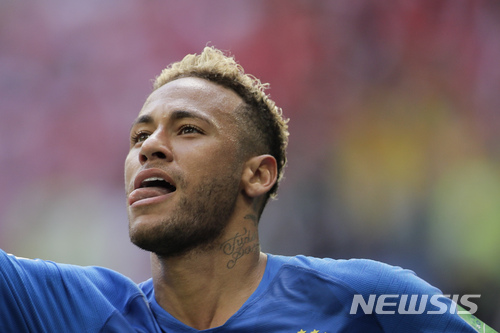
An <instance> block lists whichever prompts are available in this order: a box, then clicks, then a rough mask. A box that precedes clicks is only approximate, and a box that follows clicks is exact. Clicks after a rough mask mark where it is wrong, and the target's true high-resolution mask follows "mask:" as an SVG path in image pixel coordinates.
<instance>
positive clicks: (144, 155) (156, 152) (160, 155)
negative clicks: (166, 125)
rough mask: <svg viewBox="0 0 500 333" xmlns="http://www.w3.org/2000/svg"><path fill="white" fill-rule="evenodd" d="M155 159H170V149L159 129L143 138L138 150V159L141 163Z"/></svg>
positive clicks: (169, 160)
mask: <svg viewBox="0 0 500 333" xmlns="http://www.w3.org/2000/svg"><path fill="white" fill-rule="evenodd" d="M157 159H158V160H165V161H168V162H171V161H172V151H171V149H170V148H169V146H168V140H167V138H166V135H165V134H164V133H163V132H162V131H161V130H157V131H156V132H154V133H153V134H151V135H150V136H149V137H148V138H147V139H146V140H144V142H143V143H142V145H141V150H140V152H139V161H140V162H141V164H144V163H146V162H147V161H150V162H151V161H153V160H157Z"/></svg>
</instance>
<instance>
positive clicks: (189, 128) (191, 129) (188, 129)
mask: <svg viewBox="0 0 500 333" xmlns="http://www.w3.org/2000/svg"><path fill="white" fill-rule="evenodd" d="M196 133H199V134H203V131H202V130H201V129H200V128H199V127H197V126H194V125H184V126H182V127H181V128H180V129H179V134H181V135H182V134H196Z"/></svg>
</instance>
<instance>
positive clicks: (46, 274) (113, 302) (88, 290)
mask: <svg viewBox="0 0 500 333" xmlns="http://www.w3.org/2000/svg"><path fill="white" fill-rule="evenodd" d="M117 290H119V291H120V292H117ZM148 326H149V327H150V328H151V329H150V331H155V330H154V322H153V319H152V316H151V313H150V311H149V306H148V304H147V302H146V300H145V298H144V296H143V294H142V293H141V292H140V290H139V289H138V287H137V285H135V284H134V283H133V282H132V281H130V280H128V279H127V278H125V277H123V276H121V275H120V274H118V273H116V272H112V271H110V270H107V269H104V268H99V267H79V266H73V265H64V264H56V263H53V262H50V261H43V260H39V259H37V260H31V259H23V258H17V257H15V256H13V255H8V254H6V253H5V252H4V251H2V250H0V332H112V331H113V332H132V331H134V332H135V331H137V329H136V328H138V327H148ZM117 327H120V329H118V328H117Z"/></svg>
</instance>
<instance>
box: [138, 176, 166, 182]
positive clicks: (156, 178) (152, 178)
mask: <svg viewBox="0 0 500 333" xmlns="http://www.w3.org/2000/svg"><path fill="white" fill-rule="evenodd" d="M155 181H160V182H162V181H163V182H164V181H165V179H163V178H159V177H149V178H146V179H144V180H143V182H155Z"/></svg>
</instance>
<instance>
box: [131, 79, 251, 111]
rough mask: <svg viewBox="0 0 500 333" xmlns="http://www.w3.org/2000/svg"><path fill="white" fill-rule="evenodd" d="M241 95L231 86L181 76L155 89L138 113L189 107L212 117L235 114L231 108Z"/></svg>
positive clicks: (240, 100) (187, 108)
mask: <svg viewBox="0 0 500 333" xmlns="http://www.w3.org/2000/svg"><path fill="white" fill-rule="evenodd" d="M242 102H243V99H242V98H241V97H240V96H239V95H238V94H237V93H236V92H234V91H233V90H231V89H229V88H226V87H223V86H221V85H218V84H216V83H213V82H210V81H208V80H205V79H201V78H196V77H186V78H180V79H177V80H174V81H171V82H168V83H166V84H165V85H163V86H161V87H160V88H158V89H156V90H155V91H154V92H153V93H152V94H151V95H150V96H149V97H148V99H147V100H146V102H145V103H144V106H143V108H142V110H141V112H140V113H139V116H141V115H144V114H147V113H151V112H153V111H155V110H160V111H161V112H162V115H163V116H168V113H170V112H172V111H178V110H182V111H192V112H198V113H203V114H204V115H206V116H213V117H219V116H222V117H227V116H229V115H230V116H231V117H234V115H233V111H234V110H235V109H236V108H237V107H238V105H240V104H241V103H242Z"/></svg>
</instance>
